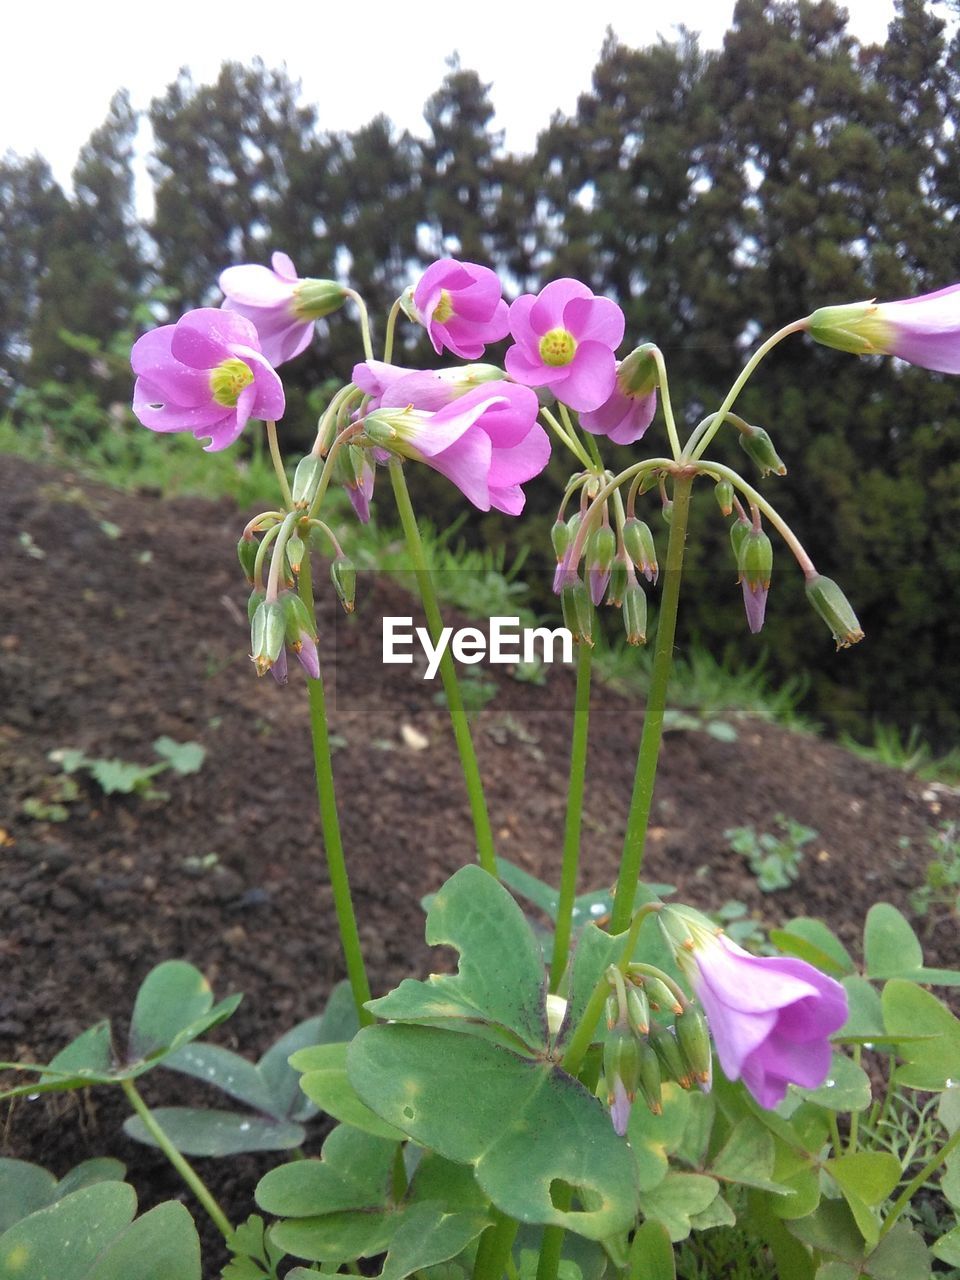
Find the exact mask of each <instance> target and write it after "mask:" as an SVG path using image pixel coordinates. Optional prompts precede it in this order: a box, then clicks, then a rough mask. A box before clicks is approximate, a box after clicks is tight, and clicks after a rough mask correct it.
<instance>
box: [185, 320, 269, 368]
mask: <svg viewBox="0 0 960 1280" xmlns="http://www.w3.org/2000/svg"><path fill="white" fill-rule="evenodd" d="M237 345H241V346H246V347H252V348H253V349H254V350H255V351H259V350H260V341H259V339H258V338H257V331H256V329H255V328H254V326H253V325H252V324H251V323H250V321H249V320H247V319H246V318H245V317H244V316H241V315H239V314H238V313H237V312H236V311H224V310H223V309H222V308H221V307H200V308H199V309H198V310H197V311H188V312H187V314H186V315H185V316H181V318H180V319H179V320H178V321H177V323H176V325H175V326H174V331H173V338H172V339H171V342H170V350H171V352H172V353H173V355H174V356H175V357H176V358H177V359H178V360H180V361H181V362H182V363H183V364H188V365H192V366H193V368H195V369H214V368H216V366H217V365H218V364H221V363H222V362H223V361H224V360H229V359H230V357H231V356H232V354H233V352H232V350H231V348H232V347H234V346H237Z"/></svg>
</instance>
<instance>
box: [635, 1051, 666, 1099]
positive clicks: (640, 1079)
mask: <svg viewBox="0 0 960 1280" xmlns="http://www.w3.org/2000/svg"><path fill="white" fill-rule="evenodd" d="M637 1047H638V1055H637V1057H638V1062H637V1087H638V1091H639V1092H640V1093H641V1094H642V1095H643V1100H644V1102H645V1103H646V1104H647V1107H648V1109H649V1110H650V1111H651V1112H652V1114H653V1115H655V1116H659V1115H662V1114H663V1102H662V1095H661V1092H660V1082H661V1080H662V1074H661V1071H660V1059H659V1058H658V1057H657V1054H656V1050H655V1049H654V1048H653V1046H652V1045H651V1044H650V1042H649V1040H646V1039H642V1040H641V1041H640V1042H639V1044H638V1046H637Z"/></svg>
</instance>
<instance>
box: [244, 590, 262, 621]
mask: <svg viewBox="0 0 960 1280" xmlns="http://www.w3.org/2000/svg"><path fill="white" fill-rule="evenodd" d="M266 598H267V593H266V592H265V591H263V590H260V591H251V592H250V599H249V600H248V601H247V621H248V622H249V623H250V624H251V625H252V624H253V615H254V614H255V613H256V612H257V610H258V609H259V608H260V606H261V604H263V602H264V600H266Z"/></svg>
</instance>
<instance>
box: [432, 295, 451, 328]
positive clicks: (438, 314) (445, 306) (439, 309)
mask: <svg viewBox="0 0 960 1280" xmlns="http://www.w3.org/2000/svg"><path fill="white" fill-rule="evenodd" d="M452 315H453V303H452V302H451V301H450V292H449V290H447V289H441V290H440V301H439V302H438V303H437V305H436V307H435V308H434V312H433V318H434V320H435V321H436V322H437V324H446V323H447V321H448V320H449V319H450V317H451V316H452Z"/></svg>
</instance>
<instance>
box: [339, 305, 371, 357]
mask: <svg viewBox="0 0 960 1280" xmlns="http://www.w3.org/2000/svg"><path fill="white" fill-rule="evenodd" d="M344 293H345V294H346V295H347V297H348V298H352V299H353V301H354V303H355V304H356V307H357V310H358V311H359V312H360V333H361V336H362V338H363V354H364V355H365V356H366V358H367V359H368V360H372V359H373V343H372V342H371V341H370V317H369V316H368V315H367V304H366V303H365V302H364V300H363V299H362V298H361V297H360V295H359V293H357V291H356V289H344Z"/></svg>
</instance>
